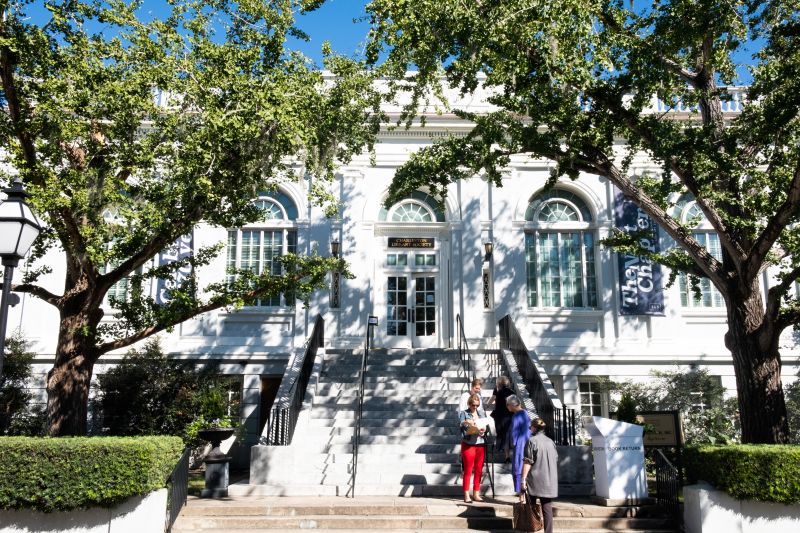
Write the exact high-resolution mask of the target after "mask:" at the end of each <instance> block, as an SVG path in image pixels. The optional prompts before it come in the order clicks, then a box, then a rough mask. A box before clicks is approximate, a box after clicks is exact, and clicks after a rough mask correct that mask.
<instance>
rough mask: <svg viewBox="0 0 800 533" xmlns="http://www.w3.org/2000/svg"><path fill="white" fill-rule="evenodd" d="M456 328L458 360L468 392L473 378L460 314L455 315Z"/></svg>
mask: <svg viewBox="0 0 800 533" xmlns="http://www.w3.org/2000/svg"><path fill="white" fill-rule="evenodd" d="M456 326H457V330H458V342H457V345H458V359H459V361H460V362H461V370H462V371H463V372H464V379H465V380H466V382H467V390H469V388H470V386H471V385H472V380H473V379H475V376H473V375H472V363H471V361H470V356H469V344H468V343H467V336H466V335H465V334H464V321H463V320H461V313H458V314H456Z"/></svg>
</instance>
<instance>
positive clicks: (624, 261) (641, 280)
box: [614, 191, 664, 316]
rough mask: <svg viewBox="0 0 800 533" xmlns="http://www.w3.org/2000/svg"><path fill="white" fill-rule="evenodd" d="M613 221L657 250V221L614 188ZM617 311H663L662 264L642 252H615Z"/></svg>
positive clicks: (640, 241) (637, 312) (643, 312)
mask: <svg viewBox="0 0 800 533" xmlns="http://www.w3.org/2000/svg"><path fill="white" fill-rule="evenodd" d="M614 223H615V225H616V227H617V229H618V230H620V231H623V232H625V233H628V234H631V233H637V234H638V235H639V244H640V245H641V246H642V247H643V248H646V249H648V250H651V251H653V252H656V253H658V252H659V251H661V247H660V245H659V242H658V225H657V224H656V223H655V222H653V220H652V219H651V218H650V216H649V215H648V214H647V213H645V212H644V211H642V210H641V209H640V208H639V207H638V206H637V205H636V204H635V203H633V202H632V201H631V200H630V199H629V198H627V197H626V196H625V195H623V194H622V193H621V192H619V191H617V194H616V198H615V202H614ZM617 258H618V267H619V296H620V314H623V315H655V316H663V315H664V291H663V289H662V276H661V265H659V264H658V263H654V262H652V261H651V260H650V259H647V258H646V257H643V256H641V255H630V254H623V253H618V254H617Z"/></svg>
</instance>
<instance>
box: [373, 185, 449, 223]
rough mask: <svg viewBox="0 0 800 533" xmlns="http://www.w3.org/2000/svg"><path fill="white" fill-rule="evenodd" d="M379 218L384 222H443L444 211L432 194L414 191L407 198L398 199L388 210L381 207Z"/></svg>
mask: <svg viewBox="0 0 800 533" xmlns="http://www.w3.org/2000/svg"><path fill="white" fill-rule="evenodd" d="M378 218H379V220H381V221H384V222H412V223H417V224H424V223H428V222H444V211H442V210H441V208H440V207H439V206H438V203H437V202H436V201H435V200H434V198H433V197H432V196H430V195H429V194H426V193H424V192H422V191H414V192H413V193H411V194H410V195H409V197H408V198H405V199H403V200H400V201H399V202H397V203H396V204H394V205H393V206H392V207H390V208H389V209H388V210H386V209H381V212H380V215H379V217H378Z"/></svg>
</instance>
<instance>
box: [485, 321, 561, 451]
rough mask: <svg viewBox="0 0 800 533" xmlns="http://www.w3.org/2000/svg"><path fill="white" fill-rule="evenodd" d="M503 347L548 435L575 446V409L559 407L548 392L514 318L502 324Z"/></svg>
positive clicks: (500, 325)
mask: <svg viewBox="0 0 800 533" xmlns="http://www.w3.org/2000/svg"><path fill="white" fill-rule="evenodd" d="M499 329H500V347H501V349H502V348H504V349H506V350H509V351H510V352H511V354H512V356H513V357H514V361H515V362H516V363H517V369H518V371H519V373H520V375H521V376H522V380H523V381H524V382H525V385H526V387H527V388H528V392H529V394H530V397H531V400H532V401H533V405H534V408H535V409H536V414H537V416H539V417H541V418H542V419H543V420H544V421H545V423H546V424H547V425H546V426H545V434H546V435H547V436H548V437H550V438H551V439H553V441H555V443H556V444H562V445H571V446H574V445H575V433H576V427H575V410H574V409H568V408H566V407H557V406H556V405H555V404H554V403H553V400H552V398H551V397H550V394H548V392H547V388H546V387H545V384H544V381H543V380H542V376H541V375H540V374H539V370H538V369H537V368H536V365H535V364H534V362H533V360H532V359H531V357H530V354H529V352H528V348H527V347H526V346H525V342H524V341H523V340H522V336H521V335H520V334H519V330H517V327H516V326H515V325H514V321H513V320H512V319H511V316H510V315H506V316H504V317H503V318H501V319H500V321H499Z"/></svg>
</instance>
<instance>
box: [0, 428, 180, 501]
mask: <svg viewBox="0 0 800 533" xmlns="http://www.w3.org/2000/svg"><path fill="white" fill-rule="evenodd" d="M182 450H183V442H181V439H179V438H177V437H137V438H120V437H74V438H72V437H67V438H57V439H52V438H32V437H4V438H0V457H2V458H3V459H2V461H0V508H2V509H33V510H37V511H44V512H52V511H71V510H74V509H84V508H88V507H96V506H102V507H111V506H114V505H117V504H119V503H121V502H122V501H124V500H126V499H128V498H130V497H131V496H136V495H142V494H147V493H148V492H152V491H153V490H156V489H159V488H161V487H164V485H165V482H166V479H167V477H168V476H169V474H170V473H171V472H172V469H173V468H174V467H175V464H176V463H177V462H178V459H179V458H180V456H181V452H182Z"/></svg>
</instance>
